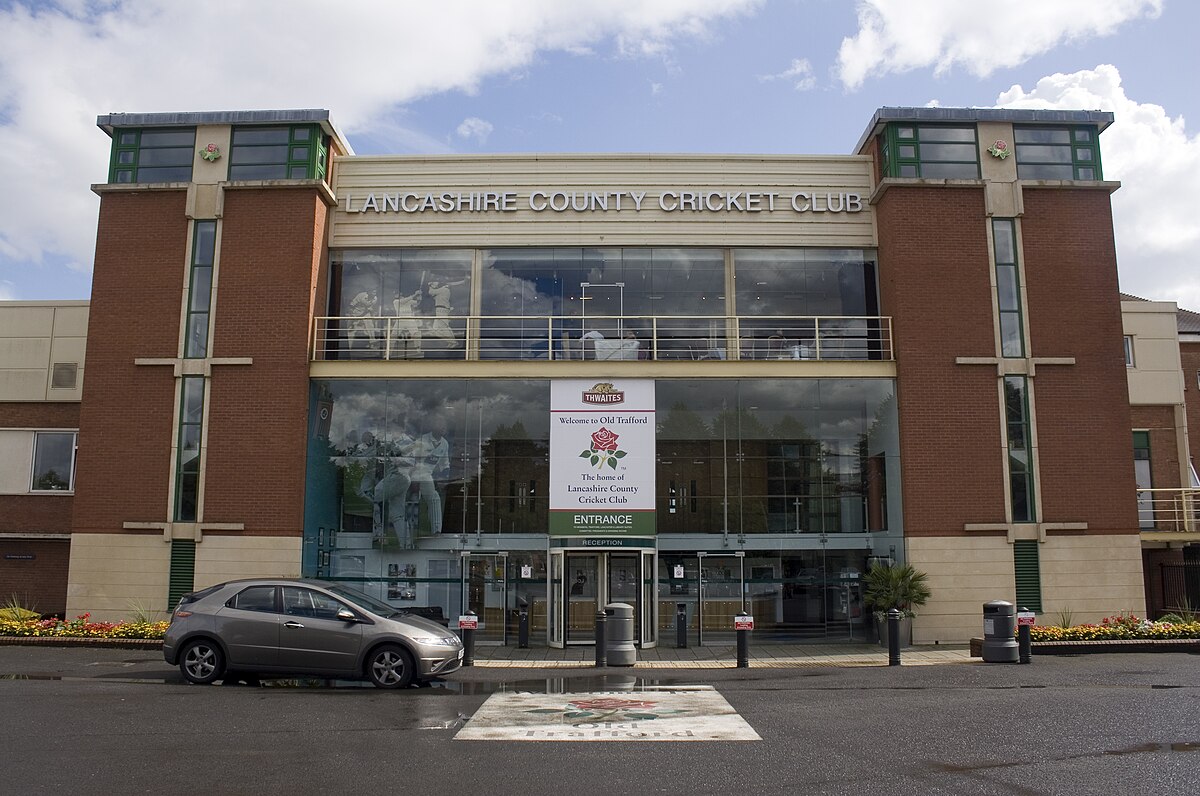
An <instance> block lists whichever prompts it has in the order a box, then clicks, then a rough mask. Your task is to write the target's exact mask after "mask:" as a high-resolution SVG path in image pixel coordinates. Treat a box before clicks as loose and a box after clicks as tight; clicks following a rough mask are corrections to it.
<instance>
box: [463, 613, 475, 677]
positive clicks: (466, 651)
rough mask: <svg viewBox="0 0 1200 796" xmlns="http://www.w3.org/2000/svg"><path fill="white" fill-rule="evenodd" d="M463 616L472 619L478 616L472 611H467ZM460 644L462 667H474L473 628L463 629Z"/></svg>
mask: <svg viewBox="0 0 1200 796" xmlns="http://www.w3.org/2000/svg"><path fill="white" fill-rule="evenodd" d="M465 616H469V617H472V618H474V617H476V616H478V614H476V613H475V612H474V611H467V613H466V614H465ZM462 642H463V662H462V665H463V666H464V667H466V666H474V665H475V628H473V627H465V628H463V631H462Z"/></svg>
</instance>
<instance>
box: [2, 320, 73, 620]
mask: <svg viewBox="0 0 1200 796" xmlns="http://www.w3.org/2000/svg"><path fill="white" fill-rule="evenodd" d="M87 328H88V303H87V302H86V301H56V302H40V301H6V302H0V604H5V605H7V604H10V603H14V604H17V605H20V606H21V607H24V608H28V609H30V610H33V611H37V612H38V613H40V614H46V615H49V614H57V615H61V614H62V613H63V611H64V610H65V609H66V595H67V563H68V560H69V558H70V549H71V508H72V505H71V504H72V502H73V500H74V489H75V441H76V436H77V434H78V431H79V398H80V393H81V387H82V384H83V371H84V367H83V365H84V346H85V342H86V340H87Z"/></svg>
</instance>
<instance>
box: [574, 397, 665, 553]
mask: <svg viewBox="0 0 1200 796" xmlns="http://www.w3.org/2000/svg"><path fill="white" fill-rule="evenodd" d="M654 448H655V427H654V381H653V380H652V379H631V380H628V381H620V382H617V381H612V382H607V381H592V380H590V379H589V380H586V381H585V380H582V379H568V380H561V381H560V380H555V381H552V382H551V383H550V535H551V536H591V535H595V536H653V535H654V531H655V523H654V521H655V514H654V510H655V506H654V498H655V487H654Z"/></svg>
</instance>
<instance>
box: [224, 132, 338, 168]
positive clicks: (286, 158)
mask: <svg viewBox="0 0 1200 796" xmlns="http://www.w3.org/2000/svg"><path fill="white" fill-rule="evenodd" d="M328 159H329V137H328V136H326V135H324V134H323V133H322V131H321V127H320V125H316V124H294V125H290V126H289V125H280V126H277V127H261V126H254V127H234V128H233V136H232V139H231V142H230V147H229V179H231V180H306V179H325V172H326V166H327V165H328Z"/></svg>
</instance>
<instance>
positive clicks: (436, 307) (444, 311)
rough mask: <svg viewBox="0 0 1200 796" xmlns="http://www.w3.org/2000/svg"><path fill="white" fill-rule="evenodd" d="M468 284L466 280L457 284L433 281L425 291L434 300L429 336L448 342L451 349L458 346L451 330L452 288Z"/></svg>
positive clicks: (430, 281)
mask: <svg viewBox="0 0 1200 796" xmlns="http://www.w3.org/2000/svg"><path fill="white" fill-rule="evenodd" d="M466 282H467V280H465V279H460V280H458V281H457V282H443V281H441V280H438V279H431V280H429V287H428V288H426V291H425V292H427V293H428V294H429V297H430V298H431V299H433V320H432V321H431V322H430V324H429V336H430V337H436V338H437V339H439V340H446V341H448V345H449V346H450V347H451V348H454V347H456V346H457V345H458V339H457V338H456V337H455V336H454V330H453V329H451V328H450V311H451V310H452V309H453V307H451V306H450V288H452V287H458V286H459V285H463V284H466Z"/></svg>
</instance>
